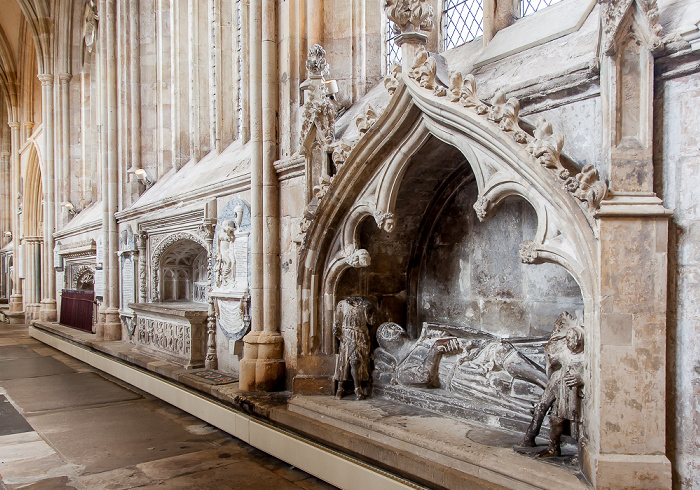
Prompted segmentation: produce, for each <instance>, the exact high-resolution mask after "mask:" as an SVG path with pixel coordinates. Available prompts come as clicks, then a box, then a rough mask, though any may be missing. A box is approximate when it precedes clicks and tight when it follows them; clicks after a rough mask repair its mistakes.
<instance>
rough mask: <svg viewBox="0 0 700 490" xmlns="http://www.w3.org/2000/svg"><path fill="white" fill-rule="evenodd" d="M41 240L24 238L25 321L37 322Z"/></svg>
mask: <svg viewBox="0 0 700 490" xmlns="http://www.w3.org/2000/svg"><path fill="white" fill-rule="evenodd" d="M43 240H44V239H43V238H42V237H40V236H31V237H24V238H23V239H22V246H23V247H24V254H25V256H24V267H25V271H24V277H25V278H26V279H25V288H24V292H25V298H24V300H25V303H26V308H25V315H26V318H27V320H39V319H40V309H41V306H42V305H41V304H40V303H39V301H40V300H41V274H42V270H41V269H42V265H43V264H42V256H41V255H42V254H41V245H42V242H43Z"/></svg>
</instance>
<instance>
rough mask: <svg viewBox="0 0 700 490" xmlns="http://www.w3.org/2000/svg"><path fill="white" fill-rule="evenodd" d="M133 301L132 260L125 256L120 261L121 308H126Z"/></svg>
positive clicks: (134, 292)
mask: <svg viewBox="0 0 700 490" xmlns="http://www.w3.org/2000/svg"><path fill="white" fill-rule="evenodd" d="M135 302H136V288H135V284H134V260H133V259H132V258H131V257H125V258H124V261H123V262H122V309H127V308H128V305H129V303H135Z"/></svg>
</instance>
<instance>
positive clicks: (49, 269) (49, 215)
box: [39, 73, 57, 322]
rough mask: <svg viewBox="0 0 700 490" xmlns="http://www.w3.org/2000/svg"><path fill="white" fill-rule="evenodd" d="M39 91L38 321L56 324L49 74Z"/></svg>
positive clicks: (52, 114)
mask: <svg viewBox="0 0 700 490" xmlns="http://www.w3.org/2000/svg"><path fill="white" fill-rule="evenodd" d="M39 81H41V91H42V108H43V111H42V117H43V120H42V124H43V126H44V130H43V132H44V162H45V165H44V169H43V170H44V171H43V173H42V175H43V184H44V256H43V264H42V266H43V267H42V269H43V271H44V274H42V276H41V277H42V278H43V280H44V286H45V287H44V288H42V289H43V294H44V298H42V299H41V310H40V313H39V318H40V320H41V321H44V322H55V321H56V320H57V316H56V274H55V273H54V270H53V252H54V238H53V234H54V232H55V231H56V185H57V182H56V178H55V176H54V169H55V162H54V157H55V154H54V143H55V139H54V108H53V95H54V94H53V85H54V76H53V74H50V73H44V74H41V75H39Z"/></svg>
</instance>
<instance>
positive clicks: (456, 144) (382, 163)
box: [298, 78, 599, 374]
mask: <svg viewBox="0 0 700 490" xmlns="http://www.w3.org/2000/svg"><path fill="white" fill-rule="evenodd" d="M483 114H484V113H483V112H481V113H479V112H478V111H477V110H475V109H474V108H472V107H464V106H463V105H460V104H456V103H453V102H451V101H450V100H448V99H447V98H445V97H439V96H436V95H434V94H433V91H432V90H430V91H428V90H425V89H422V88H420V87H419V86H418V85H417V84H415V83H414V82H413V81H411V80H409V79H406V78H402V79H400V80H399V83H398V87H397V89H396V91H395V93H394V95H393V96H392V98H391V100H390V102H389V105H388V106H387V108H386V110H385V111H384V112H383V113H382V115H381V116H380V118H379V119H378V121H377V122H376V123H375V124H374V125H373V126H372V127H371V128H370V130H369V131H368V132H367V133H366V135H365V136H364V137H363V138H362V139H361V140H360V142H359V143H358V144H357V145H356V146H355V147H354V148H353V149H352V151H351V152H350V154H349V155H348V158H347V160H346V162H345V164H344V165H343V167H342V169H341V171H340V172H339V173H338V175H337V176H336V177H335V180H334V182H333V183H332V185H331V187H330V189H329V190H328V192H327V193H326V195H325V197H324V198H323V199H322V200H321V202H320V204H319V206H318V210H317V212H316V214H315V216H314V219H313V220H312V222H311V224H310V227H309V229H308V231H307V234H306V237H305V240H304V244H303V248H302V252H301V257H300V260H299V269H298V298H299V301H300V305H299V308H300V311H301V315H300V318H301V320H300V324H299V329H298V335H299V355H300V356H302V357H303V356H306V355H318V356H326V355H332V354H333V353H334V349H335V342H334V340H333V337H332V319H333V309H334V306H335V304H337V301H338V300H339V299H342V298H336V291H337V288H338V281H339V280H340V278H342V276H343V273H344V272H345V271H346V270H348V269H349V268H351V267H363V266H366V264H367V262H368V261H369V262H371V260H374V258H375V257H372V256H369V257H368V255H369V254H368V253H366V252H364V251H363V249H362V244H361V243H359V242H358V237H359V236H360V231H361V226H363V223H366V220H367V219H372V220H373V221H374V222H375V223H376V226H378V227H380V228H382V229H383V230H384V232H386V233H387V234H391V233H393V232H395V230H396V229H397V228H400V227H401V226H403V224H402V223H401V222H400V221H399V220H397V216H396V209H397V200H398V199H399V194H400V189H401V187H402V184H403V183H404V181H405V179H406V177H407V175H409V174H408V172H409V165H410V163H411V162H412V161H413V160H415V159H416V158H420V156H421V155H420V152H421V151H422V149H424V148H425V147H426V145H427V144H432V143H430V142H431V141H433V142H434V141H440V142H442V144H443V145H444V148H448V149H450V148H451V150H449V151H452V152H456V154H459V155H460V158H461V160H462V161H463V162H465V163H466V165H457V166H455V167H454V168H446V167H445V166H444V162H442V161H441V162H440V163H439V164H436V165H434V166H432V167H430V164H429V162H425V161H424V162H423V165H426V167H424V168H425V169H426V171H427V174H426V175H428V176H430V175H431V174H437V175H438V177H439V179H438V180H439V181H440V185H446V186H449V185H450V183H451V182H452V181H453V180H455V179H460V178H462V179H466V178H470V179H473V180H474V182H475V183H476V186H477V188H478V195H479V198H478V199H477V201H476V203H475V206H474V209H475V211H476V215H477V217H478V218H479V219H480V220H487V219H489V218H491V217H492V216H494V215H495V214H497V213H498V211H499V209H500V207H501V205H502V203H503V202H504V201H505V200H506V199H508V198H511V197H513V196H515V197H519V198H522V199H524V200H525V201H527V202H528V203H529V204H530V205H531V206H532V208H533V209H534V212H535V214H536V216H537V226H536V232H535V235H534V238H533V240H531V241H526V242H524V243H523V244H522V246H521V247H520V255H521V257H522V260H523V261H526V262H528V263H540V262H552V263H555V264H558V265H560V266H562V267H564V268H565V269H566V270H567V271H568V272H569V273H570V274H571V276H573V278H574V279H575V281H576V282H577V283H578V285H579V287H580V290H581V293H582V296H583V301H584V311H585V315H586V322H587V323H589V322H597V321H598V317H599V314H598V311H597V309H596V308H597V306H596V301H594V297H595V295H596V284H597V277H596V270H597V267H596V261H597V254H596V250H597V248H596V247H597V244H596V233H595V229H594V228H595V222H594V220H593V218H592V216H591V214H590V213H589V212H588V211H586V210H585V209H584V207H583V205H582V203H581V202H579V200H577V199H576V198H574V197H573V196H572V194H571V193H570V192H569V191H567V190H566V189H565V188H564V186H563V185H562V179H560V177H559V176H558V175H557V174H556V173H554V172H552V171H551V170H550V169H548V168H545V167H544V166H543V165H542V164H540V163H539V162H538V161H537V160H536V159H535V158H534V157H533V156H532V154H531V153H529V152H528V151H527V150H526V147H525V145H524V144H523V143H522V142H519V141H517V140H516V138H514V134H513V132H512V130H511V131H508V130H507V129H503V127H502V126H499V124H497V122H494V121H493V120H490V119H489V118H488V117H486V116H485V115H483ZM521 139H522V138H521ZM423 160H425V159H423ZM562 160H563V162H562V163H563V164H564V165H567V166H569V167H570V169H569V171H570V172H571V174H572V175H573V174H574V173H576V172H578V171H579V169H577V168H576V166H574V165H570V162H568V160H566V158H565V157H564V158H562ZM331 196H332V197H331ZM304 365H306V363H304ZM309 365H320V364H319V363H310V364H309ZM303 374H322V373H303ZM326 374H327V373H326Z"/></svg>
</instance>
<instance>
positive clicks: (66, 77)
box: [58, 73, 73, 85]
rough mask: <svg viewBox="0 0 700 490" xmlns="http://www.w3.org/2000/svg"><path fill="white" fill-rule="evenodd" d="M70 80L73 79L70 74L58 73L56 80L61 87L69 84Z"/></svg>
mask: <svg viewBox="0 0 700 490" xmlns="http://www.w3.org/2000/svg"><path fill="white" fill-rule="evenodd" d="M72 78H73V75H71V74H70V73H59V74H58V80H59V81H60V82H61V84H62V85H63V84H67V83H68V82H70V81H71V79H72Z"/></svg>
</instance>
